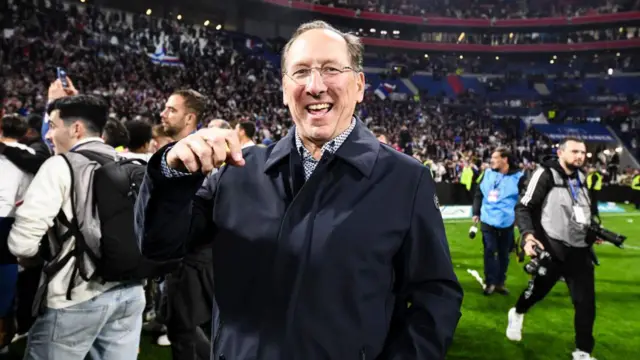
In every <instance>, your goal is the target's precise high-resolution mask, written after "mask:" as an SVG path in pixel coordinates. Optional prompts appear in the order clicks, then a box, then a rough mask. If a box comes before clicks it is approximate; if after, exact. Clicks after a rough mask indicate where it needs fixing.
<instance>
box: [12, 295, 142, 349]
mask: <svg viewBox="0 0 640 360" xmlns="http://www.w3.org/2000/svg"><path fill="white" fill-rule="evenodd" d="M144 306H145V298H144V290H143V288H142V285H140V284H128V285H120V286H116V287H115V288H113V289H110V290H109V291H107V292H105V293H103V294H101V295H98V296H96V297H95V298H93V299H91V300H88V301H85V302H83V303H80V304H77V305H73V306H70V307H68V308H64V309H51V308H47V309H46V310H45V312H44V314H42V315H40V316H38V318H37V319H36V322H35V323H34V324H33V327H32V328H31V330H30V331H29V339H28V341H27V349H26V350H25V355H24V359H25V360H84V359H85V357H87V355H90V357H89V358H91V359H94V360H134V359H136V358H137V357H138V347H139V346H140V332H141V330H142V312H143V311H144Z"/></svg>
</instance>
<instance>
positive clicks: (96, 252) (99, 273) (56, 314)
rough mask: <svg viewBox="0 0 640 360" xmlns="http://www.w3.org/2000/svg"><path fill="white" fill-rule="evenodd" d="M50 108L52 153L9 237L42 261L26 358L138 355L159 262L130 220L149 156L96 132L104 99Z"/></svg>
mask: <svg viewBox="0 0 640 360" xmlns="http://www.w3.org/2000/svg"><path fill="white" fill-rule="evenodd" d="M47 112H48V114H49V130H48V132H47V135H46V136H47V140H50V141H52V142H53V144H54V147H55V153H56V155H55V156H53V157H51V158H50V159H48V160H47V161H46V162H45V163H44V164H43V165H42V167H41V168H40V170H39V171H38V174H37V175H36V176H35V178H34V179H33V182H32V183H31V186H30V187H29V190H28V191H27V193H26V195H25V199H24V203H23V204H22V206H20V207H19V208H18V211H17V212H16V217H15V222H14V224H13V228H12V230H11V233H10V235H9V241H8V243H9V249H10V250H11V252H12V253H13V254H14V255H15V256H16V257H17V258H18V261H19V262H21V263H22V264H24V265H25V266H28V264H29V263H30V262H32V261H33V260H35V259H37V258H42V259H44V261H45V265H44V269H43V274H42V278H43V280H42V281H41V286H40V288H39V289H38V294H37V296H36V300H35V302H34V305H33V309H34V313H36V314H37V315H38V317H37V319H36V322H35V323H34V325H33V327H32V328H31V330H30V331H29V338H28V343H27V349H26V351H25V359H47V360H57V359H64V360H76V359H77V360H83V359H85V357H86V356H87V355H88V354H90V355H91V358H94V359H101V360H111V359H114V360H115V359H118V360H119V359H135V358H136V357H137V353H138V346H139V341H140V331H141V326H142V311H143V309H144V306H145V297H144V291H143V289H142V280H143V279H145V278H147V277H149V276H156V273H155V272H154V270H156V269H157V268H156V267H155V265H156V264H155V263H151V262H147V261H145V259H143V258H142V257H141V255H140V251H139V248H138V244H137V242H136V240H135V235H134V230H133V223H134V218H133V204H134V202H135V197H136V195H137V189H138V186H139V182H140V181H141V180H142V177H143V175H144V171H145V166H144V165H143V164H140V163H134V162H136V161H139V160H119V158H118V157H117V155H116V151H115V149H114V148H113V147H111V146H109V145H106V144H105V143H104V141H103V140H102V139H101V138H100V134H101V133H102V130H103V128H104V125H105V123H106V121H107V116H108V107H107V105H106V104H105V103H104V102H103V101H102V100H101V99H99V98H96V97H93V96H88V95H76V96H69V97H64V98H60V99H57V100H55V101H53V102H52V103H51V104H50V105H49V107H48V109H47ZM45 234H48V242H41V239H42V237H43V235H45Z"/></svg>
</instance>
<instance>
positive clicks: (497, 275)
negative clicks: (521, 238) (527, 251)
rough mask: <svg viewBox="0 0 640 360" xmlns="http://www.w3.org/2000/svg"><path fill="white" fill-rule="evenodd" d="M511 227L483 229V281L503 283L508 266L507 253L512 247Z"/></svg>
mask: <svg viewBox="0 0 640 360" xmlns="http://www.w3.org/2000/svg"><path fill="white" fill-rule="evenodd" d="M513 242H514V237H513V227H508V228H505V229H497V228H492V229H483V230H482V243H483V244H484V281H485V282H486V283H487V286H489V285H497V286H501V285H504V282H505V281H506V279H507V269H508V268H509V253H510V252H511V249H512V248H513Z"/></svg>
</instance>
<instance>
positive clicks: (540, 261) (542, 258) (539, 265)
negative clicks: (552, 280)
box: [524, 246, 551, 276]
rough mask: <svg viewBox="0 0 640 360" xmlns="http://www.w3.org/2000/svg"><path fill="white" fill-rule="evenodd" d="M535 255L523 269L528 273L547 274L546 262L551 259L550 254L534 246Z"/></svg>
mask: <svg viewBox="0 0 640 360" xmlns="http://www.w3.org/2000/svg"><path fill="white" fill-rule="evenodd" d="M533 249H534V250H535V252H536V255H537V256H536V257H535V258H533V259H531V261H530V262H528V263H527V264H525V265H524V271H525V272H526V273H527V274H530V275H540V276H545V275H546V274H547V264H548V263H549V262H550V261H551V254H549V253H548V252H547V251H544V250H542V249H540V248H539V247H537V246H534V247H533Z"/></svg>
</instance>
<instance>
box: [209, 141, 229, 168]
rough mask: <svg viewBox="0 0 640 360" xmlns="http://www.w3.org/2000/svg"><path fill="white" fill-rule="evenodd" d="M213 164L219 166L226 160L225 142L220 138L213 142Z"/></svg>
mask: <svg viewBox="0 0 640 360" xmlns="http://www.w3.org/2000/svg"><path fill="white" fill-rule="evenodd" d="M211 145H212V147H213V165H214V167H216V168H219V167H220V166H222V164H224V162H225V161H226V160H227V157H228V156H227V143H226V142H225V141H223V140H222V139H220V140H218V141H215V142H213V143H212V144H211Z"/></svg>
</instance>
